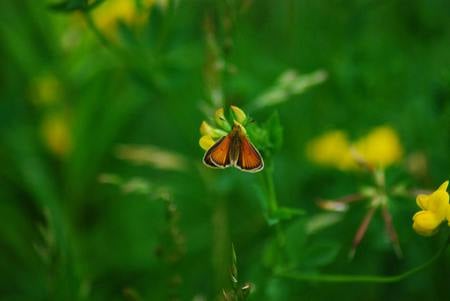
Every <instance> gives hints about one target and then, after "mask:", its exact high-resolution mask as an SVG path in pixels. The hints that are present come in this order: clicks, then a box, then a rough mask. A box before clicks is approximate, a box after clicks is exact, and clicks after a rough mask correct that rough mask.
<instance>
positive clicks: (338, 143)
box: [306, 130, 355, 170]
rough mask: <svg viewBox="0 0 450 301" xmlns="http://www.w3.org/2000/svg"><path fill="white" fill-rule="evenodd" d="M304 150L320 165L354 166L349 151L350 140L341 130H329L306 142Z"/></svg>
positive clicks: (349, 167)
mask: <svg viewBox="0 0 450 301" xmlns="http://www.w3.org/2000/svg"><path fill="white" fill-rule="evenodd" d="M306 152H307V155H308V157H309V159H310V160H311V161H313V162H315V163H318V164H320V165H324V166H332V167H336V168H338V169H341V170H348V169H352V168H354V167H355V162H354V160H353V157H352V154H351V151H350V142H349V141H348V139H347V135H346V134H345V133H344V132H343V131H339V130H335V131H330V132H328V133H325V134H323V135H322V136H320V137H318V138H315V139H314V140H312V141H310V142H309V143H308V145H307V150H306Z"/></svg>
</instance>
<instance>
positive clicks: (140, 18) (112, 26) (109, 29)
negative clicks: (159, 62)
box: [92, 0, 155, 37]
mask: <svg viewBox="0 0 450 301" xmlns="http://www.w3.org/2000/svg"><path fill="white" fill-rule="evenodd" d="M154 2H155V1H154V0H143V1H142V7H141V8H139V7H138V6H137V3H136V1H134V0H108V1H105V2H104V3H101V4H100V5H99V6H98V7H96V8H94V9H93V14H92V15H93V18H94V20H95V23H96V24H97V26H98V27H99V28H100V30H101V31H102V32H105V33H106V34H107V35H109V36H111V37H113V36H114V35H115V32H116V25H117V22H118V21H121V22H123V23H125V24H127V25H140V24H142V23H143V22H144V21H145V19H146V18H147V16H148V13H149V8H150V7H151V6H152V5H153V4H154Z"/></svg>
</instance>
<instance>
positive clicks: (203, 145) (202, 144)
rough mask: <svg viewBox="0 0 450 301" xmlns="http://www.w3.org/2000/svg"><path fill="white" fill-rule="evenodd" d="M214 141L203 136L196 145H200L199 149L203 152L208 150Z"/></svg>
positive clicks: (209, 137)
mask: <svg viewBox="0 0 450 301" xmlns="http://www.w3.org/2000/svg"><path fill="white" fill-rule="evenodd" d="M214 143H215V142H214V140H213V138H212V137H211V136H208V135H204V136H202V137H201V138H200V140H199V141H198V144H199V145H200V147H201V148H203V149H204V150H208V149H210V147H211V146H213V145H214Z"/></svg>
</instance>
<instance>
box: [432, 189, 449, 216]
mask: <svg viewBox="0 0 450 301" xmlns="http://www.w3.org/2000/svg"><path fill="white" fill-rule="evenodd" d="M448 200H449V195H448V193H447V192H446V191H442V190H436V191H435V192H433V193H432V194H431V195H430V196H429V199H428V208H427V209H428V210H430V211H432V212H434V213H435V214H436V215H438V216H440V217H441V218H442V219H444V218H445V217H446V215H447V206H448Z"/></svg>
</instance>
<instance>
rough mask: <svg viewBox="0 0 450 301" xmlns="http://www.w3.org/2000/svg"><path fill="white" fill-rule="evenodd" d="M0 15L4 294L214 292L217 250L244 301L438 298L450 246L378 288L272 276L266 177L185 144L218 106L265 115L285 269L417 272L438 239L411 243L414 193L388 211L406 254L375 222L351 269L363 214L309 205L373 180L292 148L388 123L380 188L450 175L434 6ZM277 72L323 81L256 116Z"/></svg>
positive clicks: (447, 74)
mask: <svg viewBox="0 0 450 301" xmlns="http://www.w3.org/2000/svg"><path fill="white" fill-rule="evenodd" d="M0 24H1V26H0V37H1V44H0V64H1V72H0V97H1V101H0V139H1V140H0V141H1V145H0V221H1V224H2V225H1V227H0V299H1V300H196V301H200V300H222V298H223V293H222V291H223V290H225V291H229V290H230V289H231V288H232V282H231V280H230V268H231V266H232V254H231V243H233V244H234V247H235V251H236V254H237V268H238V278H239V285H243V284H244V283H246V282H249V283H251V285H252V292H251V294H250V296H249V297H248V299H249V300H328V299H330V298H332V299H335V298H339V299H342V300H358V299H361V298H363V299H364V300H450V291H449V289H448V280H449V279H450V273H449V264H450V253H449V252H448V251H447V252H446V253H445V254H444V256H441V257H440V258H439V259H438V260H437V262H435V263H434V264H432V265H431V266H430V267H429V268H427V269H425V270H423V271H420V272H419V273H417V274H415V275H412V276H410V277H408V278H406V279H404V280H402V281H399V282H396V283H390V284H380V283H359V284H355V283H322V282H311V281H296V280H292V279H286V278H282V277H277V276H276V275H275V274H274V270H275V269H276V268H275V265H274V262H273V261H274V259H273V257H274V256H276V255H274V253H276V252H277V250H274V249H275V248H274V247H273V245H274V241H276V238H275V237H276V235H275V232H276V231H275V229H274V228H275V226H273V225H272V226H271V225H269V223H268V222H267V221H266V219H265V213H264V204H263V203H264V199H265V198H264V189H263V188H261V187H263V184H262V183H264V181H263V178H262V175H261V174H262V173H261V174H247V173H242V172H239V171H238V170H234V169H227V170H210V169H208V168H207V167H205V166H203V165H202V164H201V159H202V156H203V150H202V149H201V148H200V147H199V146H198V139H199V137H200V134H199V126H200V123H201V122H202V120H208V119H209V118H210V117H211V114H212V112H214V109H217V108H218V107H219V106H221V105H227V104H235V105H238V106H239V107H241V108H243V109H244V110H245V111H247V112H248V113H249V114H250V116H251V117H252V118H253V119H254V120H255V122H256V124H263V123H264V122H265V120H267V119H268V118H269V117H270V116H271V115H272V114H273V113H274V112H275V111H276V112H278V113H279V120H280V124H281V127H282V129H283V145H282V147H281V148H280V149H279V151H277V152H275V153H274V154H273V157H272V159H271V161H272V162H271V164H272V163H273V172H274V181H275V190H276V193H277V195H278V202H279V204H280V206H286V207H287V206H288V207H291V208H299V209H302V210H304V211H305V214H304V215H302V216H295V217H292V218H290V219H287V220H283V222H280V223H281V225H282V231H283V232H284V234H285V239H286V244H285V250H284V251H283V253H285V264H286V265H287V266H288V267H289V268H293V269H296V270H299V271H307V272H311V273H319V272H320V273H337V274H352V275H354V274H377V275H393V274H399V273H401V272H403V271H406V270H408V269H410V268H412V267H415V266H418V265H420V264H422V263H423V262H425V261H427V260H428V259H429V258H431V256H432V255H433V254H434V253H436V252H437V250H438V249H439V247H440V246H441V245H442V243H443V240H444V239H445V237H444V236H445V232H446V231H445V230H447V229H441V231H440V233H438V234H437V235H436V236H434V237H431V238H423V237H420V236H419V235H417V234H416V233H415V232H414V231H413V230H412V228H411V223H412V221H411V218H412V215H413V214H414V212H416V211H418V208H417V206H416V204H415V200H414V196H411V197H403V198H400V197H399V198H394V199H391V200H390V203H389V208H390V211H391V213H392V215H393V222H394V225H395V227H396V229H397V232H398V235H399V241H400V245H401V247H402V249H403V258H401V259H399V258H397V257H396V256H395V253H394V252H393V250H392V246H391V243H390V241H389V239H388V237H387V235H386V234H385V230H384V224H383V220H382V218H381V215H380V214H379V213H377V214H375V216H374V218H373V221H372V223H371V224H370V226H369V228H368V231H367V234H366V236H365V237H364V239H363V241H362V243H361V245H360V246H359V247H358V251H357V253H356V255H355V257H354V258H353V260H351V261H349V260H348V257H347V254H348V252H349V249H350V247H351V244H352V240H353V236H354V233H355V232H356V229H357V228H358V225H359V223H360V222H361V219H362V218H363V216H364V215H365V212H366V211H367V204H368V203H367V202H365V203H364V202H361V203H359V204H355V205H354V206H352V208H351V209H350V210H348V211H347V212H345V213H325V212H324V211H323V210H321V209H320V208H318V207H317V206H316V203H315V201H316V200H317V198H320V197H322V198H337V197H339V196H342V195H348V194H351V193H353V192H355V191H358V190H359V189H360V187H361V186H364V185H371V184H372V179H371V177H370V175H368V174H367V173H364V172H344V171H339V170H335V169H333V168H326V167H320V166H317V165H315V164H314V163H313V162H310V161H309V160H308V158H307V156H306V152H305V149H306V145H307V143H308V141H310V140H311V139H313V138H314V137H316V136H318V135H321V134H322V133H325V132H327V131H329V130H334V129H341V130H345V131H346V132H347V133H349V136H350V138H352V139H353V138H357V137H360V136H361V135H364V134H365V133H367V132H368V131H370V130H371V129H372V128H374V127H376V126H379V125H389V126H390V127H392V128H393V129H395V130H396V132H397V133H398V136H399V139H400V141H401V144H402V146H403V149H404V154H403V157H402V161H401V162H399V163H398V164H396V165H394V166H391V167H389V168H388V169H387V171H386V177H387V185H391V183H392V185H394V183H404V185H406V186H407V187H418V188H423V189H428V190H433V189H435V188H436V187H438V185H440V184H441V183H442V182H443V181H445V180H447V179H449V177H450V159H449V155H450V2H449V1H446V0H429V1H419V0H417V1H411V0H408V1H407V0H394V1H375V0H354V1H342V0H333V1H313V0H299V1H295V0H286V1H256V0H253V1H252V0H228V1H225V0H224V1H200V0H198V1H183V0H180V1H171V0H167V1H156V0H154V1H148V0H146V1H144V0H143V1H133V0H105V1H97V2H96V1H80V0H68V1H61V2H57V1H56V0H55V2H52V1H32V0H16V1H2V2H1V4H0ZM288 70H295V72H296V73H295V74H300V75H302V74H311V73H312V72H317V70H319V71H318V72H319V73H320V72H321V73H320V74H326V75H327V76H326V80H324V81H323V82H320V83H317V84H315V85H314V86H311V87H309V88H308V89H305V91H298V93H291V94H289V93H287V94H283V95H282V96H281V97H280V98H279V99H278V100H279V103H277V104H273V105H264V106H260V107H258V108H256V107H255V106H252V104H254V103H255V100H258V99H260V98H261V95H264V93H266V92H268V91H269V92H270V91H272V90H271V89H272V88H274V89H275V90H276V88H277V80H278V78H279V77H280V75H281V74H284V73H285V72H286V71H288ZM292 72H294V71H292ZM313 74H314V73H313ZM303 92H304V93H303ZM224 100H225V101H224ZM262 152H263V155H264V153H265V152H264V150H262ZM417 161H419V163H417ZM417 164H418V165H419V167H417ZM445 227H446V226H445ZM236 300H237V299H236Z"/></svg>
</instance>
